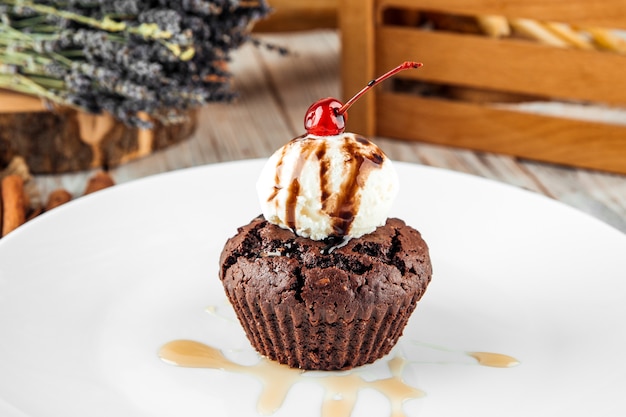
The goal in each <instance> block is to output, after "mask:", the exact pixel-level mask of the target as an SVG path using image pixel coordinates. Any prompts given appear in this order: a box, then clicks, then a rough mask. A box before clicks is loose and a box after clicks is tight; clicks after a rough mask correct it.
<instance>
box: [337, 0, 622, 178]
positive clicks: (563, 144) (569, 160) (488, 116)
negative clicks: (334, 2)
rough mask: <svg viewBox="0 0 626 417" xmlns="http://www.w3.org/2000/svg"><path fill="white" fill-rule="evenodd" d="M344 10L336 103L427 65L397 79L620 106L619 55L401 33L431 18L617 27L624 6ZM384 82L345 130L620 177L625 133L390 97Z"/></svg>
mask: <svg viewBox="0 0 626 417" xmlns="http://www.w3.org/2000/svg"><path fill="white" fill-rule="evenodd" d="M340 10H341V12H340V13H339V26H340V29H341V36H342V74H341V78H342V89H343V96H344V99H347V98H349V97H350V96H352V95H353V94H354V93H355V92H356V91H358V90H360V89H361V88H362V87H363V86H364V85H365V84H366V83H367V82H368V81H369V80H370V79H372V78H374V77H375V76H377V75H379V74H381V73H383V72H385V71H386V70H388V69H390V68H392V67H395V66H396V65H398V64H400V63H401V62H403V61H406V60H415V61H421V62H423V63H424V67H423V68H421V69H419V70H412V71H404V72H402V73H400V74H399V75H398V76H397V77H401V78H403V79H404V80H407V81H408V83H411V82H417V83H427V84H433V83H434V84H436V85H445V86H448V87H452V88H458V89H461V90H462V89H466V90H468V91H474V90H478V91H488V92H490V93H494V94H500V93H501V94H506V95H509V96H515V95H524V96H526V95H527V96H533V97H534V96H538V97H542V98H544V99H547V100H548V101H559V102H563V101H568V102H569V101H574V102H590V103H594V104H602V105H607V106H621V107H622V108H626V55H621V54H617V53H611V52H607V51H599V50H578V49H572V48H557V47H553V46H549V45H546V44H542V43H539V42H531V41H528V40H521V39H514V38H513V39H511V38H500V39H496V38H490V37H487V36H484V35H482V34H472V33H458V32H451V31H439V30H435V31H433V30H425V29H424V28H421V27H417V26H414V25H413V26H411V25H410V24H406V22H407V21H410V20H411V16H414V15H416V14H419V13H422V12H424V11H427V12H430V13H433V12H434V13H441V14H444V15H446V14H449V15H454V16H485V15H501V16H506V17H510V18H515V17H519V18H528V19H533V20H536V21H548V22H561V23H566V24H568V25H571V26H572V27H573V26H574V25H576V26H577V27H578V26H581V27H599V28H608V29H624V28H626V2H624V1H622V0H603V1H598V2H589V1H587V0H567V1H566V0H544V1H542V2H528V1H526V0H365V1H364V0H341V3H340ZM391 84H393V83H392V82H391V81H386V82H385V83H384V84H383V85H381V86H378V87H376V88H375V89H373V90H372V91H370V92H369V93H368V94H367V95H365V96H364V97H362V98H361V100H360V101H359V102H358V103H357V104H355V106H353V107H352V108H351V109H350V118H349V121H348V124H349V125H348V129H349V130H351V131H356V132H359V133H362V134H365V135H369V136H375V135H378V136H386V137H392V138H399V139H407V140H418V141H424V142H431V143H437V144H443V145H449V146H456V147H462V148H468V149H473V150H481V151H488V152H496V153H502V154H509V155H514V156H518V157H522V158H528V159H533V160H540V161H547V162H553V163H559V164H566V165H573V166H578V167H585V168H592V169H599V170H605V171H612V172H619V173H626V126H623V125H620V124H619V123H617V124H616V123H611V124H609V123H605V122H601V121H584V120H582V119H580V118H570V117H569V116H568V115H567V114H565V115H561V114H559V115H557V116H550V115H547V114H536V113H528V112H520V111H518V110H516V109H511V108H510V107H507V108H502V107H501V106H494V105H493V103H490V102H488V101H484V100H474V99H469V100H468V99H448V98H441V97H439V96H434V97H429V96H426V95H419V94H413V93H408V92H407V91H400V90H398V89H391V88H390V87H391ZM396 84H398V83H397V82H396ZM405 85H406V83H405ZM513 107H515V106H513Z"/></svg>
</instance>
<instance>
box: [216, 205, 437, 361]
mask: <svg viewBox="0 0 626 417" xmlns="http://www.w3.org/2000/svg"><path fill="white" fill-rule="evenodd" d="M220 265H221V268H220V279H221V281H222V283H223V286H224V289H225V292H226V294H227V296H228V299H229V300H230V302H231V304H232V305H233V307H234V310H235V312H236V314H237V317H238V319H239V321H240V322H241V324H242V326H243V328H244V330H245V332H246V335H247V336H248V339H249V340H250V343H251V344H252V345H253V346H254V348H255V349H256V350H257V351H258V352H259V353H260V354H262V355H264V356H266V357H268V358H271V359H273V360H276V361H278V362H280V363H283V364H287V365H289V366H291V367H296V368H302V369H308V370H340V369H350V368H353V367H356V366H360V365H364V364H367V363H371V362H374V361H375V360H377V359H379V358H381V357H382V356H384V355H386V354H387V353H389V351H390V350H391V349H392V347H393V346H394V345H395V344H396V342H397V341H398V338H399V337H400V336H401V334H402V331H403V329H404V327H405V325H406V323H407V321H408V319H409V317H410V315H411V313H412V312H413V310H414V309H415V307H416V304H417V302H418V300H419V299H420V298H421V297H422V295H423V294H424V292H425V290H426V287H427V285H428V283H429V282H430V279H431V273H432V268H431V263H430V258H429V253H428V247H427V245H426V243H425V242H424V240H422V237H421V235H420V233H419V232H418V231H417V230H415V229H413V228H412V227H410V226H407V225H406V224H405V223H404V222H403V221H402V220H399V219H395V218H390V219H388V220H387V221H386V223H385V224H384V225H383V226H380V227H378V228H376V230H374V231H373V232H371V233H368V234H366V235H364V236H361V237H359V238H353V239H345V240H342V239H334V238H329V239H324V240H312V239H309V238H305V237H301V236H298V235H296V234H295V233H294V232H292V231H291V230H288V229H285V228H281V227H279V226H277V225H275V224H272V223H269V222H268V221H266V220H265V219H264V217H263V216H259V217H257V218H255V219H254V220H252V222H250V223H249V224H247V225H245V226H243V227H240V228H239V229H238V233H237V234H236V235H235V236H233V237H232V238H231V239H229V240H228V241H227V243H226V245H225V247H224V249H223V251H222V254H221V257H220Z"/></svg>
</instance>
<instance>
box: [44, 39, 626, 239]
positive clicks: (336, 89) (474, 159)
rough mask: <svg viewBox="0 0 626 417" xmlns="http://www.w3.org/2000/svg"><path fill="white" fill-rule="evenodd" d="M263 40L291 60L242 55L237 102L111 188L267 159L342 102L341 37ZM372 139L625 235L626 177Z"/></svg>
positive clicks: (68, 178) (71, 186)
mask: <svg viewBox="0 0 626 417" xmlns="http://www.w3.org/2000/svg"><path fill="white" fill-rule="evenodd" d="M261 38H262V39H263V40H265V41H267V42H270V43H273V44H278V45H282V46H286V47H288V48H289V49H290V51H291V52H292V53H291V54H290V55H288V56H280V55H279V54H278V53H276V52H273V51H269V50H266V49H265V48H263V47H254V46H252V45H245V46H244V47H242V48H241V49H240V50H239V51H237V54H236V55H235V56H234V57H233V62H232V66H231V69H232V71H233V72H234V73H235V88H236V89H237V90H238V91H239V92H240V99H239V100H238V101H237V102H236V103H234V104H230V105H224V104H214V105H209V106H207V107H206V108H203V109H202V110H201V114H200V125H199V128H198V130H197V132H196V133H195V134H194V136H193V137H192V138H191V139H189V140H187V141H185V142H183V143H181V144H178V145H175V146H173V147H170V148H168V149H166V150H164V151H160V152H158V153H156V154H153V155H150V156H148V157H145V158H143V159H140V160H137V161H133V162H130V163H127V164H125V165H122V166H120V167H118V168H115V169H112V170H111V172H110V173H111V175H112V177H113V178H114V180H115V181H116V182H117V183H118V184H119V183H124V182H127V181H131V180H134V179H137V178H140V177H144V176H147V175H152V174H157V173H160V172H165V171H171V170H176V169H181V168H187V167H192V166H197V165H202V164H211V163H217V162H224V161H232V160H238V159H247V158H266V157H268V156H269V155H270V154H271V153H272V152H273V151H274V150H276V149H277V148H279V147H280V146H282V145H283V144H284V143H285V142H287V141H288V140H289V139H291V138H293V137H295V136H298V135H300V134H302V133H303V132H304V128H303V119H304V114H305V111H306V109H307V108H308V106H309V105H310V104H311V103H313V102H314V101H316V100H317V99H319V98H322V97H327V96H332V97H337V98H339V97H341V93H340V65H341V64H340V59H339V56H340V51H339V48H340V41H339V36H338V34H337V32H335V31H333V30H323V31H310V32H298V33H287V34H271V35H269V34H266V35H262V36H261ZM348 130H350V122H349V121H348ZM357 133H358V132H357ZM372 139H373V140H374V142H376V143H377V144H378V145H379V146H380V147H381V148H382V149H383V150H384V151H385V152H386V153H387V154H388V155H389V156H390V157H391V158H392V159H394V160H398V161H406V162H412V163H418V164H424V165H430V166H435V167H441V168H446V169H450V170H455V171H461V172H465V173H469V174H473V175H478V176H481V177H486V178H490V179H493V180H496V181H501V182H505V183H509V184H512V185H514V186H516V187H521V188H525V189H528V190H531V191H534V192H537V193H540V194H544V195H546V196H549V197H551V198H554V199H557V200H560V201H562V202H564V203H565V204H568V205H571V206H574V207H576V208H578V209H580V210H582V211H584V212H587V213H589V214H590V215H592V216H595V217H597V218H598V219H601V220H602V221H604V222H606V223H608V224H610V225H612V226H614V227H615V228H617V229H619V230H621V231H623V232H626V176H623V175H615V174H609V173H601V172H593V171H589V170H584V169H574V168H570V167H563V166H554V165H549V164H544V163H538V162H532V161H525V160H519V159H516V158H513V157H509V156H503V155H494V154H487V153H480V152H472V151H468V150H461V149H453V148H449V147H443V146H434V145H428V144H423V143H417V142H405V141H398V140H392V139H389V138H381V137H378V138H372ZM91 174H92V173H91V172H83V173H77V174H67V175H58V176H37V177H36V178H35V182H36V184H37V186H38V187H39V189H40V190H41V193H42V196H43V197H45V196H46V195H47V193H49V192H50V191H51V190H53V189H55V188H58V187H64V188H66V189H67V190H69V191H70V192H71V193H72V194H74V195H80V194H81V192H82V190H83V189H84V187H85V184H86V181H87V178H88V177H89V176H90V175H91ZM200 192H201V191H200Z"/></svg>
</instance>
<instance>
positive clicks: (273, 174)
mask: <svg viewBox="0 0 626 417" xmlns="http://www.w3.org/2000/svg"><path fill="white" fill-rule="evenodd" d="M257 192H258V196H259V201H260V204H261V209H262V212H263V215H264V217H265V219H266V220H268V221H269V222H271V223H274V224H276V225H278V226H280V227H282V228H287V229H291V230H292V231H294V232H295V233H296V234H297V235H299V236H303V237H307V238H311V239H313V240H322V239H326V238H328V237H349V238H356V237H360V236H362V235H364V234H367V233H370V232H372V231H374V230H375V229H376V228H377V227H378V226H381V225H383V224H384V223H385V221H386V220H387V217H388V214H389V211H390V209H391V206H392V203H393V201H394V199H395V197H396V194H397V192H398V177H397V174H396V171H395V169H394V167H393V165H392V163H391V160H389V158H387V156H386V155H385V154H384V153H383V152H382V151H381V150H380V148H378V146H376V145H375V144H373V143H372V142H370V141H368V140H367V139H365V138H363V137H361V136H358V135H355V134H352V133H341V134H338V135H331V136H316V135H312V134H307V135H304V136H301V137H298V138H296V139H293V140H292V141H290V142H288V143H287V144H286V145H284V146H283V147H282V148H280V149H279V150H277V151H276V152H275V153H274V154H273V155H272V156H271V157H270V158H269V160H268V161H267V163H266V164H265V167H264V168H263V170H262V172H261V175H260V177H259V180H258V182H257Z"/></svg>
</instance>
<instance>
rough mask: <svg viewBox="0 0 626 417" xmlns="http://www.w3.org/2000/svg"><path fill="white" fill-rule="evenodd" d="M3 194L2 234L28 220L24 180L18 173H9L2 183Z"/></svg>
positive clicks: (0, 191)
mask: <svg viewBox="0 0 626 417" xmlns="http://www.w3.org/2000/svg"><path fill="white" fill-rule="evenodd" d="M0 186H1V190H0V193H1V194H2V236H6V235H7V234H9V233H10V232H12V231H13V230H15V229H17V228H18V227H19V226H21V225H22V224H24V222H25V221H26V207H25V196H24V180H23V179H22V177H20V176H19V175H16V174H11V175H7V176H6V177H4V178H3V179H2V182H1V183H0Z"/></svg>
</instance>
